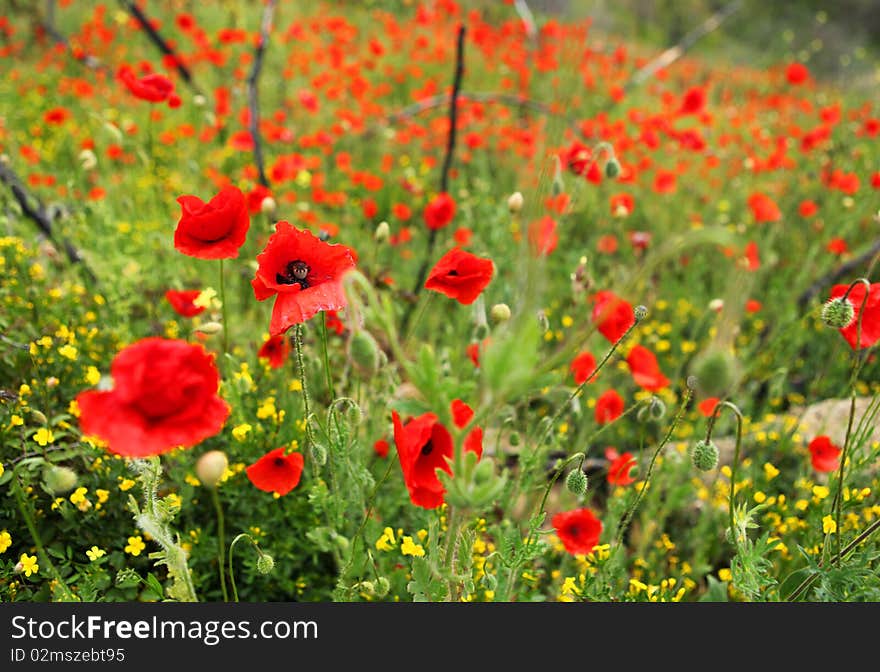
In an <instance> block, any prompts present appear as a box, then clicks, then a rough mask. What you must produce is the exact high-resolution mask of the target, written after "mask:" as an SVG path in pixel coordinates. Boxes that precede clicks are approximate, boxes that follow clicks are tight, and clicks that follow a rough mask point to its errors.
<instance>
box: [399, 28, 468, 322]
mask: <svg viewBox="0 0 880 672" xmlns="http://www.w3.org/2000/svg"><path fill="white" fill-rule="evenodd" d="M466 32H467V28H466V27H465V25H464V24H461V25H459V27H458V39H457V42H456V47H455V76H454V78H453V80H452V94H451V95H450V96H449V135H448V136H447V138H446V155H445V156H444V157H443V168H442V171H441V173H440V192H441V193H447V192H448V191H449V171H450V169H451V168H452V156H453V154H454V153H455V139H456V126H457V124H458V95H459V92H460V91H461V80H462V77H463V76H464V38H465V34H466ZM437 231H438V229H431V233H430V234H429V235H428V249H427V250H426V251H425V257H424V259H422V265H421V267H420V268H419V272H418V274H417V275H416V284H415V286H414V287H413V291H412V293H413V296H414V297H418V295H419V292H420V291H421V290H422V285H424V284H425V278H426V277H427V275H428V264H430V263H431V257H432V256H433V254H434V246H435V245H436V243H437ZM415 306H416V302H415V301H413V302H412V303H411V304H410V305H409V307H408V308H407V311H406V313H404V316H403V322H402V325H401V333H406V328H407V326H408V325H409V321H410V319H411V318H412V314H413V310H414V309H415Z"/></svg>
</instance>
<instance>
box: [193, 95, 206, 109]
mask: <svg viewBox="0 0 880 672" xmlns="http://www.w3.org/2000/svg"><path fill="white" fill-rule="evenodd" d="M207 102H208V99H207V98H205V97H204V96H203V95H202V94H200V93H197V94H196V95H194V96H193V105H195V106H196V107H204V106H205V104H206V103H207Z"/></svg>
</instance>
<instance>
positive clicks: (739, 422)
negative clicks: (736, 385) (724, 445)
mask: <svg viewBox="0 0 880 672" xmlns="http://www.w3.org/2000/svg"><path fill="white" fill-rule="evenodd" d="M722 408H729V409H730V410H731V412H732V413H734V414H735V415H736V447H735V449H734V451H733V462H732V463H731V465H730V499H729V503H728V505H727V509H728V516H729V518H730V542H731V543H732V544H733V545H734V546H736V545H737V538H736V516H735V515H734V506H733V504H734V497H735V496H736V468H737V466H739V454H740V448H741V447H742V428H743V415H742V412H741V411H740V410H739V408H738V407H737V406H736V404H734V403H733V402H730V401H727V400H724V401H722V402H719V403H718V404H716V406H715V409H714V410H713V411H712V415H711V416H709V424H708V426H707V427H706V443H709V441H711V440H712V430H713V429H714V428H715V421H716V420H718V416H719V415H721V410H722Z"/></svg>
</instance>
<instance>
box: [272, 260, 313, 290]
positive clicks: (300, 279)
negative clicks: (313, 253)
mask: <svg viewBox="0 0 880 672" xmlns="http://www.w3.org/2000/svg"><path fill="white" fill-rule="evenodd" d="M311 270H312V269H311V268H309V265H308V264H307V263H306V262H304V261H302V260H301V259H295V260H294V261H290V262H288V263H287V266H285V268H284V273H276V274H275V282H277V283H278V284H279V285H299V286H300V289H308V288H309V280H308V277H309V272H310V271H311Z"/></svg>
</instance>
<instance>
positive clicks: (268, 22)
mask: <svg viewBox="0 0 880 672" xmlns="http://www.w3.org/2000/svg"><path fill="white" fill-rule="evenodd" d="M276 4H277V0H268V2H267V3H266V6H265V7H264V8H263V20H262V21H261V22H260V39H259V41H258V42H257V46H256V48H255V49H254V65H253V67H252V68H251V71H250V74H248V78H247V94H248V112H249V114H248V117H249V120H248V130H249V131H250V134H251V140H253V143H254V161H255V162H256V164H257V173H258V174H259V179H260V184H262V185H263V186H264V187H268V186H269V178H267V177H266V167H265V163H264V160H263V140H262V137H261V136H260V98H259V81H260V72H261V71H262V69H263V56H264V55H265V53H266V46H267V45H268V44H269V35H270V34H271V32H272V19H273V18H274V15H275V5H276Z"/></svg>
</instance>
